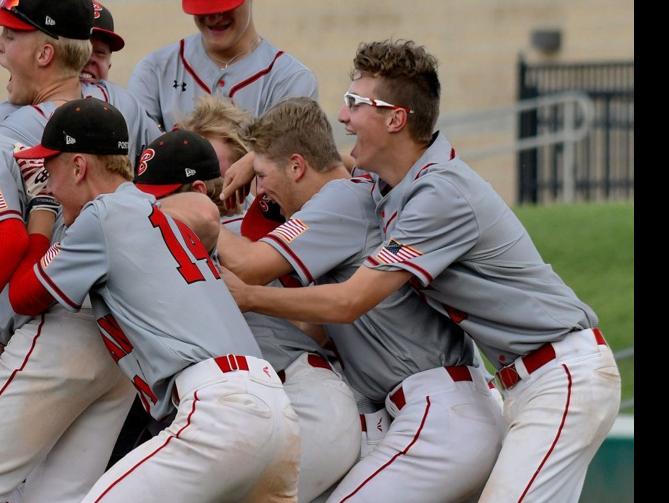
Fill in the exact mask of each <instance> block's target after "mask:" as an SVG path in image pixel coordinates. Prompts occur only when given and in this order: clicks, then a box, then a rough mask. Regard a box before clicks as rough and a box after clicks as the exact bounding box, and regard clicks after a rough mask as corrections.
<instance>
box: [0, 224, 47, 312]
mask: <svg viewBox="0 0 669 503" xmlns="http://www.w3.org/2000/svg"><path fill="white" fill-rule="evenodd" d="M29 242H30V244H29V246H28V251H27V253H26V255H25V257H24V258H23V260H22V261H21V263H20V264H19V266H18V267H17V269H16V271H15V272H14V274H13V275H12V279H11V281H10V283H9V302H10V303H11V305H12V309H14V311H15V312H16V313H18V314H25V315H29V316H35V315H37V314H40V313H43V312H44V311H46V310H47V309H48V308H49V306H51V305H52V304H53V303H54V301H55V300H54V298H53V297H52V296H51V294H50V293H49V292H48V291H47V290H46V289H45V288H44V287H43V286H42V284H41V283H40V282H39V280H38V279H37V277H36V276H35V272H34V271H33V266H34V265H35V264H36V263H37V262H38V261H39V260H40V259H41V258H42V256H43V255H44V254H45V253H46V251H47V250H48V249H49V240H48V239H47V238H46V237H45V236H43V235H41V234H30V239H29Z"/></svg>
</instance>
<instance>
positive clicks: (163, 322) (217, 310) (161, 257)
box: [35, 182, 260, 419]
mask: <svg viewBox="0 0 669 503" xmlns="http://www.w3.org/2000/svg"><path fill="white" fill-rule="evenodd" d="M35 274H36V275H37V277H38V279H39V280H40V282H41V283H42V285H43V286H44V287H45V288H46V289H47V290H48V291H49V292H50V293H51V295H53V296H54V298H55V299H56V300H57V301H58V302H59V303H60V304H62V305H63V306H64V307H65V308H67V309H69V310H72V311H77V310H78V309H79V308H80V306H81V303H82V301H83V300H84V298H85V296H86V295H87V294H88V292H89V290H90V297H91V303H92V305H93V309H94V312H95V315H96V318H97V322H98V326H99V327H100V331H101V333H102V336H103V340H104V342H105V344H106V346H107V348H108V349H109V350H110V353H111V355H112V357H113V358H114V359H115V360H116V361H117V362H118V364H119V366H120V367H121V368H122V370H123V371H124V372H125V373H126V374H127V375H128V376H129V377H130V379H131V380H132V381H133V383H134V384H135V387H136V388H137V389H138V391H139V394H140V398H142V402H143V403H144V405H145V407H146V408H147V410H148V411H149V412H150V413H151V415H152V416H153V417H155V418H158V419H159V418H161V417H163V416H165V415H166V414H167V413H169V412H170V411H171V410H172V409H173V405H172V403H171V401H170V396H171V395H170V394H171V391H172V386H173V384H174V375H175V374H176V373H178V372H179V371H181V370H182V369H184V368H185V367H187V366H189V365H190V364H193V363H196V362H199V361H202V360H205V359H207V358H210V357H216V356H219V355H223V354H227V353H234V354H241V355H250V356H256V357H260V350H259V348H258V345H257V344H256V342H255V341H254V339H253V336H252V335H251V331H250V330H249V328H248V325H247V324H246V322H245V321H244V318H243V316H242V314H241V312H240V311H239V308H238V307H237V305H236V304H235V302H234V300H233V299H232V296H231V295H230V293H229V292H228V290H227V288H226V287H225V284H224V283H223V281H222V280H221V279H220V276H219V275H218V271H217V269H216V268H215V266H214V264H213V262H212V261H211V259H210V258H209V255H208V253H207V251H206V249H205V248H204V246H203V245H202V243H200V241H199V240H198V239H197V237H196V236H195V234H193V232H192V231H190V230H189V229H188V228H187V227H186V226H185V225H182V224H177V223H176V222H175V221H174V220H173V219H171V218H170V217H169V216H167V215H166V214H164V213H163V212H162V211H160V209H159V208H158V206H157V204H156V203H155V198H154V197H153V196H151V195H148V194H145V193H143V192H141V191H140V190H139V189H137V188H136V187H135V186H134V185H133V184H132V183H130V182H126V183H123V184H122V185H120V186H119V188H118V189H117V190H116V191H115V192H114V193H112V194H104V195H101V196H98V197H97V198H96V199H94V200H93V201H91V202H90V203H87V204H86V205H85V206H84V207H83V209H82V211H81V214H80V215H79V216H78V217H77V219H76V220H75V222H74V223H73V224H72V225H71V226H70V227H69V228H68V230H67V231H66V233H65V236H64V238H63V240H62V242H60V243H57V244H56V245H54V246H52V247H51V249H50V250H49V251H48V252H47V253H46V254H45V256H44V257H43V258H42V260H41V261H40V262H39V263H38V264H36V265H35Z"/></svg>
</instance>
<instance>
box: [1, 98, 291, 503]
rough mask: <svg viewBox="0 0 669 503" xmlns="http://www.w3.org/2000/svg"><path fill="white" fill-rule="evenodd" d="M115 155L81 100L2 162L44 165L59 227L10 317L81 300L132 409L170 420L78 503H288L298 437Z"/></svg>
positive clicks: (17, 294)
mask: <svg viewBox="0 0 669 503" xmlns="http://www.w3.org/2000/svg"><path fill="white" fill-rule="evenodd" d="M68 138H69V140H68ZM72 140H74V141H72ZM127 153H128V132H127V127H126V124H125V120H124V118H123V115H122V114H121V113H120V112H119V111H118V110H117V109H115V108H114V107H112V106H111V105H109V104H106V103H104V102H102V101H100V100H94V99H81V100H74V101H71V102H69V103H67V104H65V105H63V106H61V107H60V108H59V109H58V110H57V111H56V112H55V113H54V114H53V116H52V117H51V119H50V120H49V122H48V123H47V125H46V127H45V129H44V133H43V135H42V141H41V144H40V145H38V146H36V147H33V148H31V149H27V150H24V151H22V152H18V153H16V154H15V156H16V157H17V158H22V159H39V158H44V159H45V165H46V168H47V170H48V172H49V180H48V182H47V184H48V185H47V186H48V190H49V191H50V192H51V193H52V194H53V195H54V196H55V197H56V198H57V199H58V200H59V201H60V202H61V204H62V205H63V215H64V221H65V223H66V224H67V225H69V227H68V231H67V234H66V235H65V236H64V238H63V240H62V241H61V242H59V243H57V244H55V245H54V246H52V247H51V248H50V249H49V250H48V251H47V253H46V254H45V255H44V256H43V257H42V258H41V259H39V260H38V261H37V262H36V263H35V265H34V267H33V268H27V269H24V270H21V269H20V270H19V271H18V272H17V274H15V275H14V277H13V279H12V281H11V283H10V300H11V302H12V305H13V306H14V308H15V310H16V311H17V312H21V313H24V314H29V315H37V314H38V313H39V312H42V311H44V310H45V309H47V308H48V306H49V305H51V304H52V303H53V302H58V303H60V304H61V305H62V306H63V307H65V308H66V309H68V310H70V311H77V310H78V309H79V308H80V306H81V303H82V302H83V300H84V298H85V297H86V296H87V294H88V292H89V290H90V292H91V302H92V305H93V309H94V313H95V318H96V321H97V324H98V326H99V328H100V331H101V334H102V336H103V340H104V343H105V345H106V346H107V348H108V350H109V352H110V354H111V356H112V358H113V359H114V360H115V361H116V362H117V363H118V365H119V366H120V368H121V369H122V370H123V372H124V373H125V374H126V375H127V376H128V377H129V378H130V380H131V381H132V383H133V384H134V385H135V387H136V388H137V391H138V393H139V394H140V396H141V397H142V400H143V403H144V405H145V406H146V409H147V410H148V411H150V413H151V415H152V416H153V417H155V418H161V417H163V416H165V415H166V414H167V413H169V412H170V410H171V409H173V408H174V407H177V416H176V419H175V420H174V422H173V423H172V424H171V425H170V427H168V428H166V429H165V430H163V431H162V432H161V433H160V434H159V435H158V436H157V437H154V438H153V439H151V440H149V441H148V442H146V443H145V444H143V445H141V446H140V447H138V448H137V449H135V450H134V451H132V452H131V453H130V454H128V455H127V456H126V457H124V458H123V459H122V460H121V461H119V462H118V463H116V464H115V465H114V466H113V467H112V468H111V469H110V470H109V471H107V472H106V473H105V475H104V476H103V477H101V478H100V480H99V481H98V482H97V483H96V484H95V486H94V487H93V488H92V489H91V491H90V492H89V494H88V495H87V496H86V497H85V498H84V500H83V501H85V502H92V501H101V500H104V501H137V500H139V501H146V502H149V501H155V502H158V501H160V502H162V501H221V500H223V501H226V500H244V501H295V496H296V493H297V475H298V466H297V463H298V460H299V434H298V431H299V430H298V424H297V419H296V416H295V413H294V411H293V410H292V408H291V406H290V403H289V401H288V398H287V396H286V394H285V392H284V391H283V387H282V385H281V381H280V379H279V377H278V375H277V374H276V372H275V371H274V369H273V368H272V367H271V365H270V364H269V363H267V362H266V361H265V360H263V359H262V358H261V357H260V350H259V348H258V346H257V344H256V343H255V340H254V339H253V336H252V334H251V332H250V330H249V328H248V325H247V324H246V322H245V321H244V318H243V316H242V315H241V313H240V312H239V309H238V308H237V307H236V306H235V304H234V302H233V299H232V297H231V296H230V294H229V292H228V291H227V289H226V288H225V285H224V283H223V282H222V281H220V276H219V274H218V270H217V269H216V267H215V266H214V264H213V262H212V261H211V259H210V258H209V255H208V252H207V249H206V248H205V246H204V245H203V244H202V242H201V241H200V240H199V239H198V238H197V236H196V235H195V234H194V233H193V231H191V230H190V229H189V228H188V227H186V226H185V225H183V224H182V223H180V222H178V221H176V220H174V219H172V218H171V217H170V216H169V215H166V214H165V213H164V212H163V211H161V209H160V207H159V206H158V205H157V204H156V203H155V198H153V197H152V196H150V195H148V194H145V193H143V192H141V191H140V190H139V189H137V188H136V187H135V186H134V185H133V184H132V183H130V182H129V180H131V179H132V177H133V171H132V168H131V166H130V164H129V162H128V159H127ZM216 225H218V223H217V222H216Z"/></svg>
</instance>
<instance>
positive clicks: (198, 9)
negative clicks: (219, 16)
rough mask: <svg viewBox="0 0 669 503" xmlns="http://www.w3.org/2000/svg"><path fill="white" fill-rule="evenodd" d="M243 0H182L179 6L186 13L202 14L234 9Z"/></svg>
mask: <svg viewBox="0 0 669 503" xmlns="http://www.w3.org/2000/svg"><path fill="white" fill-rule="evenodd" d="M243 3H244V0H182V2H181V7H182V8H183V11H184V12H185V13H186V14H192V15H194V16H203V15H206V14H216V13H217V12H226V11H229V10H233V9H236V8H237V7H239V6H240V5H241V4H243Z"/></svg>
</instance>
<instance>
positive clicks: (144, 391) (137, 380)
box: [132, 376, 158, 412]
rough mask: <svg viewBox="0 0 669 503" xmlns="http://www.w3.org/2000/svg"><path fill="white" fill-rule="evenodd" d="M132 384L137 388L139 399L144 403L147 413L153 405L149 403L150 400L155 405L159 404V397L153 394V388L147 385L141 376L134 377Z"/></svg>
mask: <svg viewBox="0 0 669 503" xmlns="http://www.w3.org/2000/svg"><path fill="white" fill-rule="evenodd" d="M132 384H134V385H135V388H137V391H138V392H139V399H140V400H141V401H142V405H143V406H144V410H146V412H150V411H151V404H150V403H149V400H151V403H153V404H154V405H155V404H156V402H158V397H157V396H156V394H155V393H154V392H153V390H152V389H151V387H150V386H149V385H148V384H147V383H146V381H145V380H144V379H142V378H141V377H139V376H135V377H133V379H132ZM147 398H148V400H147Z"/></svg>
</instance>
